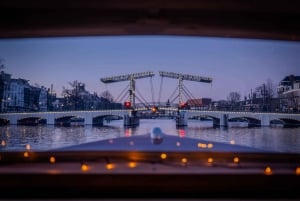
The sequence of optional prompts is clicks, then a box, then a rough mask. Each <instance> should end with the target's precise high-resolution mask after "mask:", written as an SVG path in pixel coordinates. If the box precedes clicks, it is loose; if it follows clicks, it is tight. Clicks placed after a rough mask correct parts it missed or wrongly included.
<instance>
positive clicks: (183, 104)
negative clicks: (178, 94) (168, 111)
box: [179, 102, 187, 109]
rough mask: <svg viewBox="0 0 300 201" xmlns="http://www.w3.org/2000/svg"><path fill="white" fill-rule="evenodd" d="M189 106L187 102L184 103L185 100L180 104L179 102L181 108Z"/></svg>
mask: <svg viewBox="0 0 300 201" xmlns="http://www.w3.org/2000/svg"><path fill="white" fill-rule="evenodd" d="M186 106H187V103H184V102H181V103H180V104H179V108H180V109H183V108H185V107H186Z"/></svg>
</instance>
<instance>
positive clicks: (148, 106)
mask: <svg viewBox="0 0 300 201" xmlns="http://www.w3.org/2000/svg"><path fill="white" fill-rule="evenodd" d="M135 98H136V99H138V101H140V102H141V103H142V105H143V106H144V107H145V108H150V105H149V104H148V105H146V104H145V103H144V102H143V101H142V100H141V99H140V98H139V97H138V96H135Z"/></svg>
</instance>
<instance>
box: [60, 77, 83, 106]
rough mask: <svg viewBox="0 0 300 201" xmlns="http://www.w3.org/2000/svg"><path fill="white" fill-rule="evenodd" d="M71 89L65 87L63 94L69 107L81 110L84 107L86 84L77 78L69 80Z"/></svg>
mask: <svg viewBox="0 0 300 201" xmlns="http://www.w3.org/2000/svg"><path fill="white" fill-rule="evenodd" d="M68 83H69V85H70V86H71V89H67V88H65V87H63V90H62V96H63V97H64V98H65V100H64V102H65V106H66V108H67V109H75V110H81V109H83V108H84V94H85V93H86V90H85V84H84V83H82V82H79V81H77V80H75V81H73V82H68Z"/></svg>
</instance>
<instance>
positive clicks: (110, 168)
mask: <svg viewBox="0 0 300 201" xmlns="http://www.w3.org/2000/svg"><path fill="white" fill-rule="evenodd" d="M114 168H115V165H114V164H112V163H107V164H106V169H108V170H112V169H114Z"/></svg>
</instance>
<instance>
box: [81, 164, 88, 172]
mask: <svg viewBox="0 0 300 201" xmlns="http://www.w3.org/2000/svg"><path fill="white" fill-rule="evenodd" d="M81 170H82V171H83V172H86V171H88V170H89V166H88V165H87V164H85V163H83V164H81Z"/></svg>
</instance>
